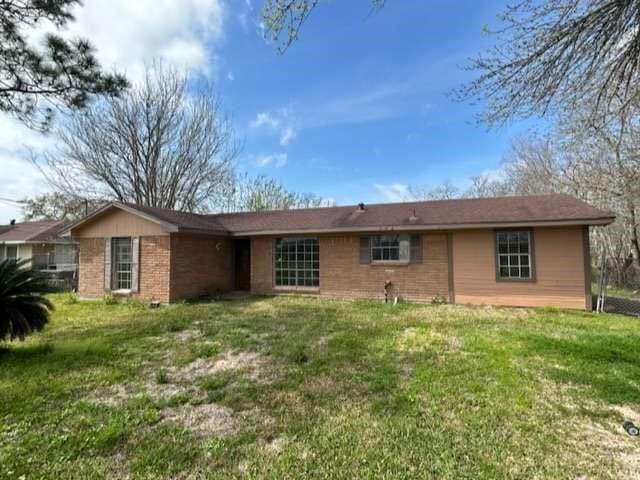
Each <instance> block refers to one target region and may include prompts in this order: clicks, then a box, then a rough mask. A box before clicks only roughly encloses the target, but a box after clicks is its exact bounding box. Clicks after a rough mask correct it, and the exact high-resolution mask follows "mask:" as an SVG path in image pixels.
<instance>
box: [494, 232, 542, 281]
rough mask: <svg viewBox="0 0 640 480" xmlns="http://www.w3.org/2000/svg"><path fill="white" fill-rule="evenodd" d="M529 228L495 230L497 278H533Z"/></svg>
mask: <svg viewBox="0 0 640 480" xmlns="http://www.w3.org/2000/svg"><path fill="white" fill-rule="evenodd" d="M531 243H532V242H531V231H530V230H521V231H515V230H508V231H502V232H496V255H497V259H496V267H497V269H498V271H497V277H498V279H499V280H531V279H532V278H533V262H532V245H531Z"/></svg>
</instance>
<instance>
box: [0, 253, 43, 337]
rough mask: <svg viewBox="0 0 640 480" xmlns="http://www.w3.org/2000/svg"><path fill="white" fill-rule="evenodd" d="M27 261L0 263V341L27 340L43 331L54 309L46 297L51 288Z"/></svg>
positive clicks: (4, 261) (5, 261)
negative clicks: (30, 335) (31, 334)
mask: <svg viewBox="0 0 640 480" xmlns="http://www.w3.org/2000/svg"><path fill="white" fill-rule="evenodd" d="M27 262H28V260H21V261H18V262H16V261H14V260H3V261H2V262H0V341H2V340H6V339H9V340H14V339H16V338H19V339H20V340H24V338H25V336H27V335H29V334H30V333H33V332H35V331H40V330H42V329H43V328H44V326H45V324H46V323H47V322H48V321H49V314H50V312H51V310H53V304H52V303H51V302H50V301H49V300H48V299H47V298H46V297H44V296H43V293H45V292H47V291H48V290H49V288H48V286H47V283H46V281H45V279H44V277H43V276H42V275H40V274H39V273H38V272H37V271H35V270H33V269H30V268H26V263H27Z"/></svg>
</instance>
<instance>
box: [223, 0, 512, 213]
mask: <svg viewBox="0 0 640 480" xmlns="http://www.w3.org/2000/svg"><path fill="white" fill-rule="evenodd" d="M503 7H504V2H498V1H496V2H490V1H483V2H475V1H473V2H460V1H458V2H454V1H445V0H441V1H431V2H401V1H388V2H387V4H386V6H385V8H384V9H383V10H382V11H380V12H379V13H377V14H375V15H373V16H370V15H369V10H368V3H367V2H366V1H351V2H333V3H330V4H327V3H321V4H320V5H319V6H318V7H317V9H316V10H315V11H314V12H313V15H312V16H311V17H310V19H309V21H308V22H307V23H306V24H305V26H304V28H303V30H302V34H301V38H300V39H299V41H298V42H297V43H295V44H294V45H293V46H292V47H291V48H290V49H289V50H288V51H287V52H286V53H285V54H284V55H278V54H276V53H274V48H273V46H270V45H267V44H265V43H264V41H263V40H262V39H261V38H260V37H259V35H257V34H256V32H255V31H253V30H249V31H248V32H247V31H245V30H244V29H243V27H242V25H241V24H240V22H238V23H237V24H236V25H234V26H233V27H232V28H230V29H229V35H228V39H227V41H226V42H225V45H224V48H223V49H222V50H221V55H222V56H223V57H224V58H225V66H226V68H227V70H228V71H230V72H232V75H233V81H226V82H224V83H223V84H222V85H221V86H222V87H223V88H222V93H223V99H224V101H225V104H226V105H227V107H228V108H230V109H231V111H232V112H233V114H234V118H235V120H236V124H237V127H238V132H239V133H240V134H241V135H242V136H243V137H244V138H245V142H246V143H245V149H244V152H243V156H242V162H241V163H242V167H244V168H246V169H247V170H249V171H251V172H252V173H254V172H255V173H265V174H267V175H271V176H274V177H277V178H279V179H281V180H282V181H283V182H284V183H285V184H286V185H287V186H289V187H291V188H294V189H297V190H304V191H311V192H314V193H317V194H319V195H322V196H325V197H330V198H333V199H335V200H336V202H337V203H339V204H344V203H354V202H358V201H364V202H374V201H387V200H397V199H399V198H400V197H401V196H402V195H401V194H402V190H403V189H404V188H405V186H408V185H421V186H424V185H436V184H438V183H441V182H443V181H445V180H450V181H451V182H453V183H454V184H456V185H459V186H460V187H464V186H465V185H467V181H468V178H469V176H471V175H475V174H479V173H482V172H484V171H490V170H494V169H496V168H498V167H499V164H500V161H501V158H502V154H503V152H504V150H505V147H506V145H507V144H508V140H509V138H510V137H511V136H513V135H514V134H515V133H516V132H518V131H520V130H522V129H523V128H524V127H523V125H522V124H512V125H509V126H507V127H503V128H501V129H499V130H492V131H488V130H487V128H486V127H485V126H483V125H479V124H478V123H477V122H476V117H475V114H476V113H477V110H476V109H474V108H473V107H472V106H471V105H470V104H468V103H457V102H455V101H452V100H451V99H450V98H449V97H448V96H447V92H449V91H450V90H451V89H453V88H455V87H457V86H459V85H461V84H462V83H463V82H464V81H465V80H468V79H470V78H472V77H471V76H470V75H469V73H468V72H466V71H464V69H463V68H461V67H462V66H463V65H464V64H465V62H466V61H467V59H468V58H469V57H470V56H471V55H473V54H474V53H476V52H478V51H479V50H480V49H481V48H482V47H483V46H484V45H486V44H487V41H488V40H487V39H486V38H485V37H484V36H483V35H482V33H481V28H482V26H483V25H484V24H487V23H493V24H495V19H496V14H497V13H498V12H499V11H500V10H501V9H502V8H503ZM259 115H260V116H259ZM261 119H262V121H261ZM286 129H289V130H286ZM287 132H295V138H291V139H289V141H282V140H287V139H286V138H283V135H284V134H285V133H287ZM285 159H286V160H285Z"/></svg>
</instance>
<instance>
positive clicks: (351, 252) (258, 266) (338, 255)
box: [251, 234, 449, 300]
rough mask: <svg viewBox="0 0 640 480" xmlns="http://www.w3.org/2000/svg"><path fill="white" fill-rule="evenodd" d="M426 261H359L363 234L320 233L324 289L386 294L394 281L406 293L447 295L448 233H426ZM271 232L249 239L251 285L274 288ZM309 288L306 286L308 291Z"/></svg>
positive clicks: (267, 290)
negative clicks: (387, 282) (366, 262)
mask: <svg viewBox="0 0 640 480" xmlns="http://www.w3.org/2000/svg"><path fill="white" fill-rule="evenodd" d="M422 238H423V239H422V247H423V263H421V264H408V265H380V264H374V263H373V264H360V253H359V252H360V236H358V235H344V236H322V237H319V245H320V288H319V290H318V293H319V294H320V295H327V296H331V297H343V298H359V297H368V298H382V297H383V296H384V284H385V282H386V281H387V280H389V281H391V282H392V283H393V284H394V285H395V286H396V287H397V288H398V290H399V293H400V295H401V296H402V297H403V298H406V299H409V300H429V299H431V298H433V297H434V296H435V295H443V296H445V297H447V296H448V291H449V280H448V274H449V272H448V255H447V236H446V235H445V234H427V235H423V237H422ZM273 242H274V239H273V238H254V239H252V241H251V291H252V292H254V293H262V294H268V293H274V292H278V291H281V290H280V289H274V288H273ZM307 292H308V291H307Z"/></svg>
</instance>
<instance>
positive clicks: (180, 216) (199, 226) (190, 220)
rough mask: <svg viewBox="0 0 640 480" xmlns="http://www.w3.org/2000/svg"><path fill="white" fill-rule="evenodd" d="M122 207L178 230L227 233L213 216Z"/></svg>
mask: <svg viewBox="0 0 640 480" xmlns="http://www.w3.org/2000/svg"><path fill="white" fill-rule="evenodd" d="M122 205H125V206H127V207H129V208H132V209H134V210H138V211H140V212H142V213H145V214H147V215H150V216H152V217H155V218H156V219H158V220H160V221H162V222H165V223H170V224H172V225H175V226H176V227H178V229H180V230H195V231H198V230H202V231H204V232H221V233H226V232H227V230H226V229H225V228H224V227H223V226H222V225H220V223H219V222H218V220H217V219H216V217H215V215H201V214H198V213H188V212H180V211H178V210H167V209H164V208H154V207H145V206H143V205H137V204H135V203H123V204H122Z"/></svg>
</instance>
